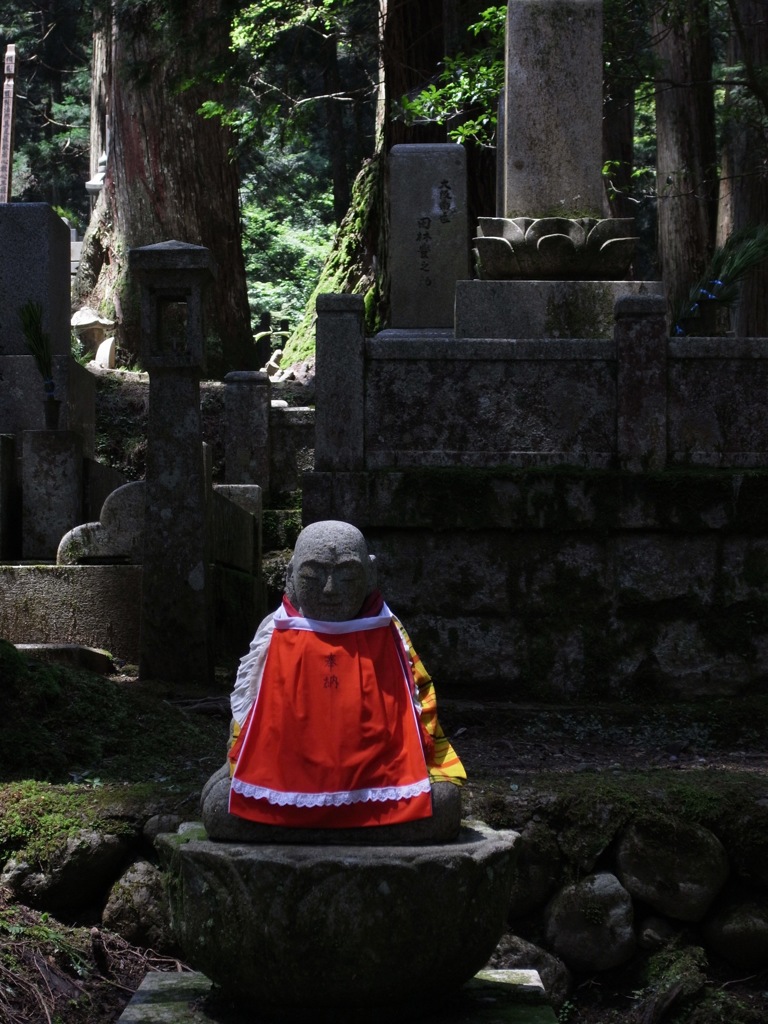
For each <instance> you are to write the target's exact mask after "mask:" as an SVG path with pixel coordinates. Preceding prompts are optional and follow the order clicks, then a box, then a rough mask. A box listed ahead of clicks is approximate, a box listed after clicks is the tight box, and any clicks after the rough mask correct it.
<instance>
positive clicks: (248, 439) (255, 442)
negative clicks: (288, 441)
mask: <svg viewBox="0 0 768 1024" xmlns="http://www.w3.org/2000/svg"><path fill="white" fill-rule="evenodd" d="M224 383H225V384H226V390H225V392H224V459H225V470H224V472H225V477H224V480H225V482H226V483H228V484H258V485H259V487H261V490H262V494H263V495H264V496H267V495H268V494H269V465H270V436H269V411H270V384H269V377H268V375H267V374H266V373H258V372H255V371H253V370H235V371H233V372H232V373H228V374H227V375H226V377H225V378H224Z"/></svg>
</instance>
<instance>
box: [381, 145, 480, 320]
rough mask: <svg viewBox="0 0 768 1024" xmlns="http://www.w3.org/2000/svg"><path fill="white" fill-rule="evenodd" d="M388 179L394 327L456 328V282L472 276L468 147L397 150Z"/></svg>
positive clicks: (413, 147)
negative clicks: (468, 198)
mask: <svg viewBox="0 0 768 1024" xmlns="http://www.w3.org/2000/svg"><path fill="white" fill-rule="evenodd" d="M389 177H390V196H391V203H390V245H389V252H390V273H391V289H390V327H393V328H401V327H402V328H408V327H415V328H427V327H433V328H434V327H453V301H454V291H455V288H456V282H457V281H463V280H466V279H467V278H468V277H470V273H469V234H468V220H467V158H466V153H465V151H464V147H463V146H459V145H456V144H452V143H448V144H445V143H443V144H441V143H434V144H425V145H408V146H393V147H392V151H391V153H390V157H389Z"/></svg>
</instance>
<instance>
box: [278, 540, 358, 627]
mask: <svg viewBox="0 0 768 1024" xmlns="http://www.w3.org/2000/svg"><path fill="white" fill-rule="evenodd" d="M292 580H293V596H294V597H295V600H296V602H297V603H298V605H299V608H300V609H301V611H302V614H303V615H305V616H306V617H307V618H309V619H319V620H321V621H325V622H344V621H346V620H347V619H353V618H354V617H355V616H356V615H357V614H358V612H359V611H360V608H361V607H362V605H363V602H364V601H365V598H366V596H367V594H368V592H369V590H370V589H371V586H370V582H371V573H370V560H369V555H368V548H367V545H366V543H365V539H364V538H363V536H362V534H361V533H360V532H359V531H358V530H356V529H355V527H353V526H350V525H349V524H348V523H327V522H325V523H315V524H313V526H309V527H307V528H306V529H305V530H303V531H302V533H301V534H299V538H298V540H297V542H296V548H295V550H294V553H293V577H292Z"/></svg>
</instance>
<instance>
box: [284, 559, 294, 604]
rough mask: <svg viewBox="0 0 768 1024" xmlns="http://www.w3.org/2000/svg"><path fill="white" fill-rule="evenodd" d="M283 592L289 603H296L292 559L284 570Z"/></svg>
mask: <svg viewBox="0 0 768 1024" xmlns="http://www.w3.org/2000/svg"><path fill="white" fill-rule="evenodd" d="M285 594H286V597H287V598H288V600H289V601H290V602H291V604H293V605H295V604H296V588H295V587H294V585H293V559H291V560H290V562H289V563H288V567H287V568H286V570H285Z"/></svg>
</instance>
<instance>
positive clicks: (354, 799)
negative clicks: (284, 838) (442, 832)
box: [232, 778, 432, 807]
mask: <svg viewBox="0 0 768 1024" xmlns="http://www.w3.org/2000/svg"><path fill="white" fill-rule="evenodd" d="M232 788H233V789H234V790H235V791H236V792H238V793H240V794H241V795H242V796H247V797H251V799H253V800H267V801H268V802H269V803H271V804H277V805H278V806H279V807H286V806H290V807H344V806H347V805H348V804H361V803H366V802H368V801H374V802H376V801H378V802H381V801H384V800H410V799H411V798H412V797H415V796H420V795H421V794H422V793H429V791H430V789H431V788H432V787H431V785H430V781H429V779H422V780H421V781H419V782H412V783H410V784H409V785H407V786H382V787H379V788H377V789H351V790H339V791H337V792H335V793H286V792H283V791H282V790H278V789H267V788H266V787H264V786H252V785H250V784H249V783H247V782H242V781H241V780H240V779H238V778H234V779H232Z"/></svg>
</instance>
